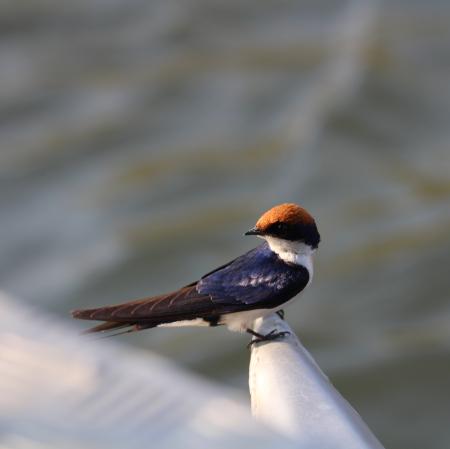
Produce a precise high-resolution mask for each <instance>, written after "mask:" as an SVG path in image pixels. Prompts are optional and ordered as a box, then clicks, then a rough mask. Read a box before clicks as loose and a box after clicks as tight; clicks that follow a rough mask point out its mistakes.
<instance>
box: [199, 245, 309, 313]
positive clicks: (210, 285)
mask: <svg viewBox="0 0 450 449" xmlns="http://www.w3.org/2000/svg"><path fill="white" fill-rule="evenodd" d="M308 280H309V274H308V270H307V269H306V268H304V267H302V266H298V265H293V264H287V263H286V262H284V261H282V260H281V259H280V258H279V257H278V256H277V255H276V254H275V253H274V252H273V251H271V250H270V248H269V246H268V244H267V243H266V242H264V243H263V244H262V245H260V246H258V247H256V248H254V249H252V250H251V251H249V252H248V253H246V254H244V255H243V256H240V257H238V258H237V259H235V260H233V261H232V262H230V263H229V264H228V265H225V266H224V267H222V268H219V269H218V270H216V271H214V272H212V273H210V274H207V275H206V276H204V277H203V278H202V279H201V280H200V281H199V282H198V283H197V291H198V292H199V293H201V294H208V295H210V297H211V298H212V300H213V302H215V303H217V304H230V305H231V304H241V305H242V304H247V305H249V306H252V307H251V308H255V307H256V306H257V307H261V308H272V307H275V306H277V305H279V304H282V303H284V302H286V301H288V300H289V299H290V298H292V297H293V296H295V295H296V294H297V293H299V292H300V291H301V290H303V289H304V288H305V287H306V284H307V283H308Z"/></svg>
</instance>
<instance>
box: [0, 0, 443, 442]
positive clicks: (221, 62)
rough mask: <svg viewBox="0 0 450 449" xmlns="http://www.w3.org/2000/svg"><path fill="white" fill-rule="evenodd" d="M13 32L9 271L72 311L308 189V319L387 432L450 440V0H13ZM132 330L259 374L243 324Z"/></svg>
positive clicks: (5, 91) (193, 270) (108, 299)
mask: <svg viewBox="0 0 450 449" xmlns="http://www.w3.org/2000/svg"><path fill="white" fill-rule="evenodd" d="M0 36H1V39H0V73H1V75H0V120H1V124H0V186H1V190H0V255H1V258H0V288H1V289H3V290H4V291H6V292H8V293H10V294H12V295H15V296H17V297H20V298H23V299H24V301H26V302H28V303H30V304H33V305H35V306H39V307H41V308H43V309H45V310H47V311H51V312H53V313H56V314H57V315H58V316H59V318H60V319H62V320H67V321H68V320H70V318H69V313H68V312H69V310H70V309H72V308H75V307H85V306H95V305H102V304H109V303H116V302H121V301H123V300H125V299H134V298H138V297H143V296H147V295H152V294H156V293H160V292H164V291H168V290H171V289H173V288H175V287H177V286H181V285H184V284H186V283H188V282H191V281H192V280H194V279H197V278H198V277H199V276H201V275H202V274H203V273H204V272H206V271H208V270H210V269H211V268H212V267H214V266H217V265H219V264H222V263H224V262H226V261H228V260H230V259H231V258H233V257H235V256H236V255H238V254H240V253H242V252H243V251H244V250H247V249H250V248H251V247H253V246H255V245H256V244H257V243H258V241H256V240H255V239H253V238H249V237H245V238H244V237H242V233H243V232H244V231H246V230H247V229H248V228H249V227H251V226H252V225H253V224H254V221H255V220H256V218H257V217H258V216H259V214H260V213H261V212H263V211H264V210H266V209H268V208H269V207H271V206H272V205H274V204H276V203H278V202H286V201H294V202H299V203H300V204H303V205H304V206H305V207H307V208H308V209H309V210H310V211H311V212H312V213H313V215H314V216H315V217H316V218H317V221H318V224H319V229H320V231H321V234H322V245H321V247H320V250H319V252H318V254H317V257H316V274H315V279H314V282H313V285H312V287H311V288H310V289H309V291H308V292H307V293H305V294H304V295H303V296H302V299H301V300H300V301H297V302H296V303H294V304H293V305H291V306H290V307H289V308H288V310H287V319H288V321H289V323H290V324H291V325H292V326H293V327H294V328H295V329H296V331H297V332H298V334H299V335H300V336H301V338H302V340H303V342H304V343H305V345H306V346H307V347H308V349H309V350H310V351H311V352H312V354H313V355H314V357H315V358H316V360H317V361H318V362H319V364H320V365H321V367H322V368H323V370H324V371H325V372H326V373H327V374H328V375H329V376H330V378H331V379H332V381H333V382H334V384H335V385H336V386H337V388H338V389H339V390H340V391H341V392H342V394H343V395H344V396H345V397H347V398H348V399H349V400H350V402H351V403H352V404H353V405H354V406H355V408H356V409H357V410H358V411H359V412H360V413H361V415H362V416H363V418H364V419H365V420H366V422H367V423H368V424H369V426H370V427H371V428H372V430H373V431H374V433H375V434H376V435H377V436H378V437H379V438H380V440H381V441H382V442H383V443H384V444H385V445H386V447H389V448H391V447H392V448H408V449H415V448H417V449H423V448H427V449H432V448H448V447H450V428H449V422H450V421H449V420H450V358H449V355H450V354H449V353H450V302H449V299H450V276H449V266H450V150H449V142H450V126H449V125H450V122H449V116H450V115H449V114H450V89H449V80H450V4H449V3H448V2H444V1H437V0H433V1H427V2H425V1H406V0H404V1H390V2H388V1H386V2H371V1H354V2H349V1H338V0H320V1H313V0H310V1H287V0H278V1H269V0H265V1H261V0H258V1H255V0H253V1H251V0H248V1H236V0H230V1H227V2H222V1H219V0H208V1H200V0H184V1H174V0H160V1H156V0H153V1H142V0H126V1H125V0H89V1H87V0H79V1H77V2H69V1H54V0H40V1H39V0H36V1H31V2H16V1H6V2H2V3H1V4H0ZM24 324H26V323H24ZM82 325H83V323H80V327H82ZM120 338H121V339H122V341H123V342H124V343H126V344H129V345H130V351H133V350H134V349H133V348H135V347H140V348H144V349H146V350H148V351H155V352H157V353H160V354H163V355H166V356H168V357H170V358H172V359H174V360H176V361H177V362H178V363H179V364H182V365H184V366H187V367H188V368H190V369H192V370H195V371H198V372H200V373H203V374H204V375H206V376H209V377H211V378H213V379H215V380H218V381H220V382H224V383H226V384H230V385H233V386H237V387H239V388H242V389H243V390H245V389H246V388H247V385H246V382H247V375H248V352H247V350H246V349H245V345H246V343H247V340H248V338H247V337H245V336H240V335H237V334H230V333H228V332H227V331H226V330H224V329H220V328H217V329H213V330H210V329H186V328H185V329H164V330H163V329H159V330H153V331H147V332H142V333H140V334H138V335H134V336H128V337H120ZM218 348H219V350H218ZM118 363H120V361H118Z"/></svg>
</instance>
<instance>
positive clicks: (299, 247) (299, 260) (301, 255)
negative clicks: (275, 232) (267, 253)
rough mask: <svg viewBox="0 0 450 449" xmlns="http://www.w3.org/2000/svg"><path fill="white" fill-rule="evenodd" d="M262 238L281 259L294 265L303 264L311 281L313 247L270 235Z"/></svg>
mask: <svg viewBox="0 0 450 449" xmlns="http://www.w3.org/2000/svg"><path fill="white" fill-rule="evenodd" d="M263 238H264V239H265V240H266V242H267V243H268V244H269V247H270V249H271V250H272V251H273V252H274V253H276V254H277V255H278V257H279V258H280V259H281V260H284V261H285V262H288V263H292V264H295V265H303V266H304V267H305V268H306V269H307V270H308V272H309V282H311V279H312V277H313V273H314V269H313V260H312V255H313V254H314V252H315V249H313V248H311V246H309V245H307V244H306V243H303V242H292V241H290V240H284V239H280V238H277V237H271V236H264V237H263ZM309 282H308V283H309Z"/></svg>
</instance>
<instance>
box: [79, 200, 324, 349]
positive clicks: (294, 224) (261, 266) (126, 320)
mask: <svg viewBox="0 0 450 449" xmlns="http://www.w3.org/2000/svg"><path fill="white" fill-rule="evenodd" d="M244 235H247V236H257V237H259V238H261V239H263V240H264V241H263V243H262V244H260V245H258V246H257V247H255V248H253V249H251V250H250V251H248V252H246V253H245V254H243V255H241V256H239V257H237V258H235V259H233V260H232V261H230V262H228V263H226V264H224V265H221V266H219V267H218V268H216V269H214V270H212V271H210V272H208V273H206V274H205V275H203V276H202V277H201V278H200V279H199V280H197V281H195V282H192V283H190V284H188V285H186V286H184V287H181V288H179V289H178V290H175V291H173V292H170V293H166V294H161V295H157V296H151V297H147V298H142V299H137V300H133V301H128V302H124V303H121V304H117V305H109V306H103V307H97V308H92V309H78V310H73V311H72V316H73V318H76V319H82V320H95V321H102V323H101V324H99V325H97V326H95V327H92V328H89V329H87V330H86V331H84V333H96V332H102V333H106V332H110V331H117V330H120V332H118V333H119V334H122V333H128V332H136V331H141V330H144V329H149V328H154V327H171V326H173V327H175V326H218V325H225V326H226V327H227V328H228V329H229V330H231V331H236V332H247V333H249V334H251V335H252V341H251V343H253V342H259V341H266V340H272V339H277V338H281V337H284V336H285V334H286V333H285V332H275V331H273V332H270V333H268V334H266V335H262V334H260V333H258V332H255V331H254V330H253V329H252V324H253V322H254V320H255V319H256V318H259V317H264V316H266V315H269V314H271V313H273V312H278V313H279V314H281V313H283V314H284V312H283V311H282V308H283V307H284V306H285V305H286V304H287V303H289V302H291V301H292V300H293V298H294V297H295V296H296V295H298V294H299V293H300V292H302V291H303V290H304V289H305V288H306V287H307V286H309V284H310V283H311V281H312V278H313V272H314V270H313V255H314V253H315V251H316V250H317V248H318V246H319V243H320V234H319V232H318V229H317V225H316V222H315V220H314V218H313V217H312V215H311V214H310V213H309V212H308V211H307V210H306V209H304V208H303V207H301V206H299V205H297V204H294V203H283V204H279V205H277V206H274V207H272V208H271V209H269V210H268V211H266V212H265V213H263V214H262V216H261V217H260V218H259V220H258V221H257V222H256V225H255V226H254V227H253V228H251V229H250V230H249V231H247V232H245V234H244ZM280 316H281V315H280ZM118 333H117V332H116V333H115V334H113V335H117V334H118ZM109 335H111V334H109Z"/></svg>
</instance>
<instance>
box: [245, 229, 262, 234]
mask: <svg viewBox="0 0 450 449" xmlns="http://www.w3.org/2000/svg"><path fill="white" fill-rule="evenodd" d="M244 235H262V232H261V231H260V230H259V229H258V228H252V229H249V230H248V231H247V232H246V233H245V234H244Z"/></svg>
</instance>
